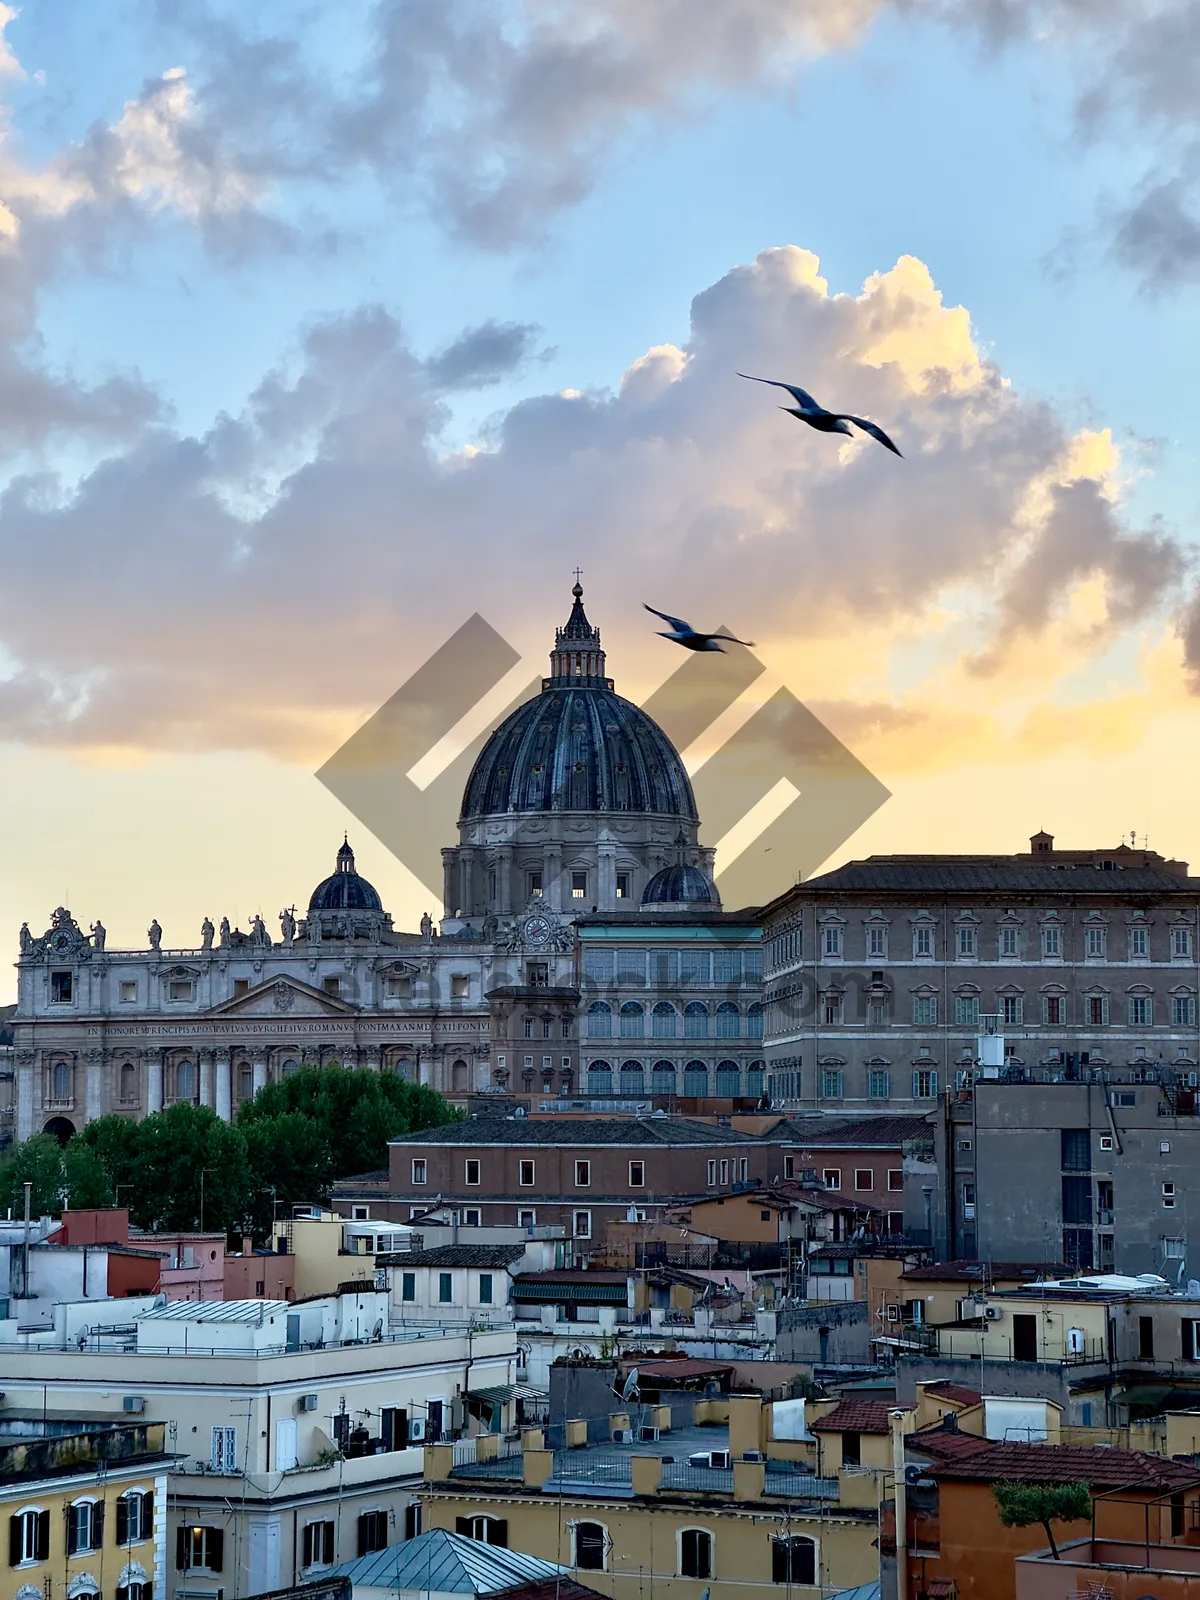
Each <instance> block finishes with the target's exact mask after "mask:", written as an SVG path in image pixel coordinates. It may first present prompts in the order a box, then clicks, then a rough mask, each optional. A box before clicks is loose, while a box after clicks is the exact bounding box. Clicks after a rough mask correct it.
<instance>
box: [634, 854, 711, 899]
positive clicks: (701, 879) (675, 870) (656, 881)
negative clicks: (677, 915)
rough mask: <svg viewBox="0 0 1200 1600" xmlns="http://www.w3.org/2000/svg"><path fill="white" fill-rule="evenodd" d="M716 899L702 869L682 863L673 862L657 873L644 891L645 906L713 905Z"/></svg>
mask: <svg viewBox="0 0 1200 1600" xmlns="http://www.w3.org/2000/svg"><path fill="white" fill-rule="evenodd" d="M715 899H716V896H715V895H714V893H713V886H712V884H711V883H709V881H708V879H707V877H706V876H705V875H704V873H703V872H701V870H700V868H699V867H689V866H687V865H686V864H685V863H684V862H682V861H673V862H672V863H671V865H670V866H669V867H663V869H662V871H661V872H656V873H655V874H654V876H653V877H652V878H651V879H650V882H649V883H648V884H647V885H646V887H645V888H644V889H643V890H642V904H643V905H644V906H655V905H676V906H677V905H712V903H713V901H714V900H715Z"/></svg>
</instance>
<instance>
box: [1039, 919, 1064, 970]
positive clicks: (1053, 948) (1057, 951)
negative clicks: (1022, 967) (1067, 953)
mask: <svg viewBox="0 0 1200 1600" xmlns="http://www.w3.org/2000/svg"><path fill="white" fill-rule="evenodd" d="M1042 955H1043V956H1047V957H1049V959H1050V960H1052V961H1056V960H1058V958H1059V957H1060V956H1061V955H1062V929H1061V928H1060V927H1059V926H1058V925H1057V924H1056V923H1053V922H1047V923H1045V924H1044V925H1043V927H1042Z"/></svg>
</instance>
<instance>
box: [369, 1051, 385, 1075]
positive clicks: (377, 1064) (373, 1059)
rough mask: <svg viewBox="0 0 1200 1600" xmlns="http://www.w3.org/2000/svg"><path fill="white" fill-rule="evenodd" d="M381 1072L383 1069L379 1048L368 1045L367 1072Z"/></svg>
mask: <svg viewBox="0 0 1200 1600" xmlns="http://www.w3.org/2000/svg"><path fill="white" fill-rule="evenodd" d="M382 1070H383V1067H382V1063H381V1061H380V1048H379V1046H378V1045H377V1044H369V1045H368V1046H367V1071H368V1072H381V1071H382Z"/></svg>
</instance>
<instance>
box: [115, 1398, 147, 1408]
mask: <svg viewBox="0 0 1200 1600" xmlns="http://www.w3.org/2000/svg"><path fill="white" fill-rule="evenodd" d="M145 1409H146V1401H145V1398H144V1396H142V1395H140V1394H127V1395H126V1396H125V1398H124V1399H123V1400H122V1401H121V1410H122V1411H145Z"/></svg>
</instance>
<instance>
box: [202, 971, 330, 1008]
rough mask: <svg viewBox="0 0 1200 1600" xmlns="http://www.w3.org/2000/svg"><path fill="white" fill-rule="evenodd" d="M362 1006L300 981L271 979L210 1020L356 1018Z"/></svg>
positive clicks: (236, 997)
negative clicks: (235, 1018)
mask: <svg viewBox="0 0 1200 1600" xmlns="http://www.w3.org/2000/svg"><path fill="white" fill-rule="evenodd" d="M358 1009H359V1008H358V1006H356V1005H351V1004H350V1003H349V1001H346V1000H342V999H340V998H339V997H338V996H337V995H333V994H326V993H325V991H324V990H323V989H314V988H313V986H312V984H311V983H301V982H300V981H299V980H298V979H296V978H267V979H264V981H263V982H262V983H256V984H255V985H254V987H253V988H252V989H247V991H246V993H245V994H238V995H234V997H233V999H232V1000H225V1001H223V1002H222V1003H221V1004H220V1005H219V1006H213V1007H212V1009H211V1010H210V1011H209V1012H208V1015H209V1016H210V1017H291V1016H302V1017H314V1016H316V1017H352V1016H354V1015H355V1014H356V1013H357V1011H358Z"/></svg>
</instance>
